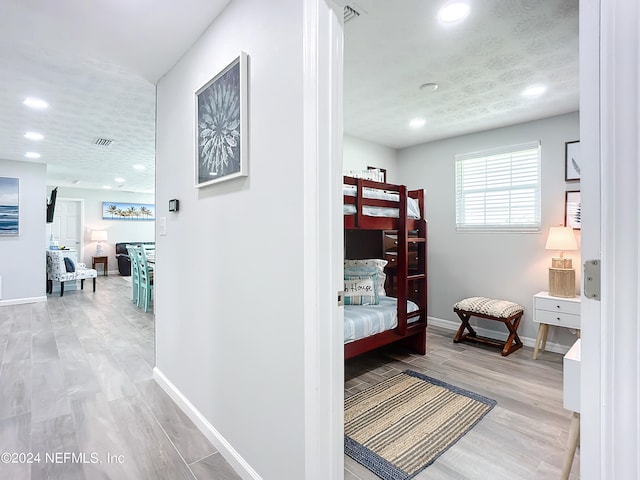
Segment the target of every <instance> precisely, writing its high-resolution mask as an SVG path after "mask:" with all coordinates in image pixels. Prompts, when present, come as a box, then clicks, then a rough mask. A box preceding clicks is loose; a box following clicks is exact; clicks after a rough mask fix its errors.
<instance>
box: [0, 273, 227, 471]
mask: <svg viewBox="0 0 640 480" xmlns="http://www.w3.org/2000/svg"><path fill="white" fill-rule="evenodd" d="M96 290H97V291H96V293H92V292H91V288H90V284H89V288H88V289H87V288H86V285H85V290H84V291H80V290H78V291H68V292H66V293H65V294H64V297H62V298H61V297H59V296H58V295H57V294H54V295H51V296H49V298H48V301H47V302H42V303H33V304H28V305H15V306H4V307H0V359H1V360H2V364H1V369H0V453H1V452H15V453H22V454H29V453H31V454H34V455H35V454H37V453H39V454H40V462H37V461H34V463H25V461H24V460H28V459H27V458H24V459H22V462H21V463H10V464H7V463H0V478H1V479H13V480H22V479H34V480H35V479H37V480H44V479H64V480H75V479H118V480H120V479H131V480H147V479H148V480H159V479H167V480H179V479H190V480H193V479H215V480H237V479H239V478H240V477H239V476H238V475H237V474H236V473H235V472H233V470H232V469H231V467H230V466H229V465H228V464H227V462H226V461H225V460H224V459H223V458H222V456H221V455H220V454H219V453H217V452H216V450H215V448H214V447H213V446H212V445H211V444H210V443H209V442H208V441H207V439H206V438H205V437H204V436H203V435H202V434H201V433H200V432H199V431H198V430H197V429H196V427H195V426H194V425H193V423H192V422H191V421H190V420H189V419H188V418H187V417H186V416H185V415H184V414H183V413H182V412H181V411H180V410H179V409H178V407H177V406H176V405H175V404H174V403H173V402H172V401H171V399H170V398H169V397H168V396H167V395H166V394H165V393H164V392H163V391H162V390H161V389H160V387H158V386H157V384H156V383H155V381H154V380H153V378H152V366H153V365H154V338H153V335H154V318H153V314H152V312H151V311H150V312H149V313H146V314H145V313H144V311H143V310H141V309H138V308H137V307H136V306H135V305H134V304H133V303H132V302H131V301H130V295H131V293H130V292H131V284H130V283H128V282H127V281H126V280H125V278H124V277H120V276H118V275H112V276H108V277H103V276H99V277H98V279H97V288H96ZM65 452H66V453H67V454H68V455H71V454H74V455H76V457H75V459H73V458H72V457H64V454H65ZM47 454H48V455H49V457H46V455H47ZM78 454H84V458H83V457H81V456H78ZM92 454H94V456H92ZM56 455H57V456H56ZM16 460H18V461H20V460H21V459H20V458H18V457H16ZM32 460H35V458H32ZM93 461H98V462H102V463H92V462H93ZM79 462H80V463H79ZM82 462H86V463H82ZM109 462H111V463H109Z"/></svg>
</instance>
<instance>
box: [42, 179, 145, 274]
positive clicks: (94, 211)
mask: <svg viewBox="0 0 640 480" xmlns="http://www.w3.org/2000/svg"><path fill="white" fill-rule="evenodd" d="M52 188H53V187H52V186H49V187H47V192H50V191H51V190H52ZM61 197H63V198H81V199H83V200H84V257H83V260H81V261H82V262H85V263H86V264H87V265H89V266H90V265H91V256H92V255H95V251H96V245H97V243H98V242H93V241H91V230H106V231H107V235H108V237H109V239H108V240H107V241H105V242H102V247H103V250H104V254H105V255H107V256H108V257H109V270H110V271H112V272H117V271H118V262H117V261H116V253H115V249H116V243H120V242H153V240H154V237H155V222H154V221H152V220H140V221H136V220H103V219H102V202H131V203H149V204H154V203H155V197H154V195H153V194H150V193H134V192H119V191H105V190H90V189H86V188H70V187H59V188H58V198H61Z"/></svg>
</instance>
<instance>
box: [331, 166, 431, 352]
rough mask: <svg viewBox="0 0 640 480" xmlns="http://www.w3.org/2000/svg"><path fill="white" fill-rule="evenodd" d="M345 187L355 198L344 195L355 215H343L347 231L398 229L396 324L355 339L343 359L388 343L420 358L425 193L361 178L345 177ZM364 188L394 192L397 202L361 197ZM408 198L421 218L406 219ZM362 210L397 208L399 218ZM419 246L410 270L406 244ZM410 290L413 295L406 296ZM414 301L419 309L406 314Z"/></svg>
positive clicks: (423, 349) (423, 346) (423, 332)
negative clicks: (399, 344)
mask: <svg viewBox="0 0 640 480" xmlns="http://www.w3.org/2000/svg"><path fill="white" fill-rule="evenodd" d="M343 181H344V184H347V185H355V186H356V188H357V193H356V196H355V197H353V196H349V195H344V203H345V204H353V205H355V207H356V213H355V214H353V215H344V229H345V231H346V230H397V231H398V261H397V266H396V269H395V272H394V273H395V274H396V276H397V283H398V288H397V298H398V325H397V326H396V327H395V328H394V329H392V330H387V331H384V332H380V333H378V334H376V335H373V336H371V337H366V338H362V339H359V340H355V341H353V342H350V343H346V344H345V345H344V358H345V359H349V358H352V357H355V356H357V355H360V354H362V353H365V352H368V351H370V350H373V349H375V348H378V347H381V346H383V345H388V344H390V343H395V342H402V344H404V345H406V346H408V347H409V348H410V349H412V350H414V351H415V352H416V353H418V354H420V355H424V354H425V353H426V348H427V243H426V242H427V222H426V220H425V219H424V193H423V191H422V190H410V191H408V190H407V187H406V186H404V185H393V184H389V183H380V182H374V181H372V180H365V179H361V178H352V177H344V179H343ZM364 188H374V189H378V190H385V191H388V192H397V193H398V196H399V200H398V201H397V202H396V201H393V200H380V199H371V198H364V196H363V190H364ZM407 197H411V198H413V199H415V200H417V202H418V205H419V207H420V215H421V218H419V219H413V218H408V217H407ZM364 207H388V208H397V209H399V216H398V218H390V217H373V216H368V215H364V213H363V209H364ZM410 231H417V232H418V234H417V237H413V236H412V237H410V236H409V232H410ZM412 242H413V243H417V244H418V249H417V250H418V265H417V269H415V270H413V271H410V270H409V262H408V257H409V243H412ZM410 288H412V289H413V292H412V293H413V295H409V292H410ZM408 299H411V300H413V301H414V302H415V303H416V304H417V305H418V307H419V309H418V310H417V311H416V312H413V313H409V314H408V313H407V300H408ZM416 316H420V320H418V321H416V322H413V323H408V322H407V321H408V319H410V318H413V317H416Z"/></svg>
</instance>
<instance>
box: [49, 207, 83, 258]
mask: <svg viewBox="0 0 640 480" xmlns="http://www.w3.org/2000/svg"><path fill="white" fill-rule="evenodd" d="M83 231H84V200H83V199H81V198H58V200H57V202H56V210H55V213H54V216H53V223H52V225H51V235H53V238H54V239H55V240H57V241H58V245H59V246H61V247H62V246H64V247H66V248H69V249H71V250H73V251H75V252H76V253H77V256H78V259H79V261H83V259H84V239H83V236H82V232H83Z"/></svg>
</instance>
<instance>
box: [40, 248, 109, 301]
mask: <svg viewBox="0 0 640 480" xmlns="http://www.w3.org/2000/svg"><path fill="white" fill-rule="evenodd" d="M97 276H98V271H97V270H94V269H93V268H87V266H86V265H85V264H84V263H75V271H73V272H68V271H67V267H66V265H65V262H64V250H47V293H53V281H54V280H55V281H57V282H60V296H61V297H62V296H63V295H64V282H70V281H74V282H75V281H76V280H80V289H81V290H83V289H84V281H85V279H86V278H92V279H93V291H94V292H95V291H96V277H97Z"/></svg>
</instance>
